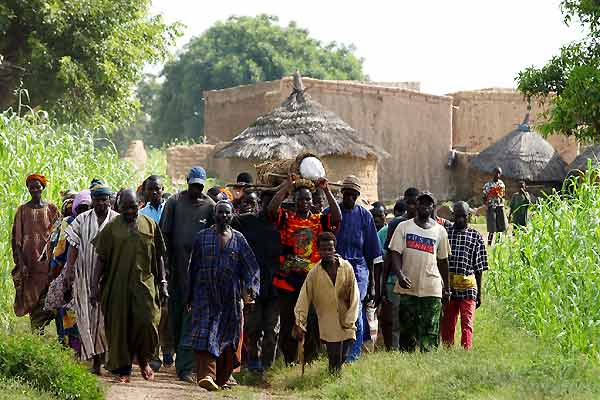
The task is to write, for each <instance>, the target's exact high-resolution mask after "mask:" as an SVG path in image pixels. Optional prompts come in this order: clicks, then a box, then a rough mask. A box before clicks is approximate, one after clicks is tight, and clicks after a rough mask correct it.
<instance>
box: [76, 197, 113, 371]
mask: <svg viewBox="0 0 600 400" xmlns="http://www.w3.org/2000/svg"><path fill="white" fill-rule="evenodd" d="M118 215H119V214H118V213H117V212H115V211H113V210H108V215H107V216H106V218H105V219H104V222H103V223H102V225H100V226H98V217H97V216H96V212H95V211H94V210H93V209H92V210H89V211H86V212H84V213H82V214H81V215H78V216H77V218H75V220H74V221H73V222H72V223H71V225H69V227H68V228H67V229H66V231H65V236H66V238H67V240H68V241H69V244H70V245H71V246H73V247H74V248H76V249H77V252H78V253H77V261H76V262H75V279H74V280H73V306H74V310H75V315H76V316H77V327H78V328H79V334H80V336H81V359H82V360H89V359H90V358H92V357H93V356H94V355H96V354H102V353H105V352H106V351H107V350H108V347H107V342H106V335H105V333H104V316H103V315H102V310H101V309H100V306H99V305H98V304H96V303H93V302H91V301H90V294H91V285H92V279H93V277H94V274H95V272H96V268H97V264H98V262H97V254H96V249H95V248H94V245H93V244H92V241H93V240H94V239H95V238H96V236H97V235H98V232H100V231H101V230H102V229H103V228H104V227H105V226H106V225H107V224H108V223H109V222H110V221H111V220H112V219H113V218H115V217H116V216H118Z"/></svg>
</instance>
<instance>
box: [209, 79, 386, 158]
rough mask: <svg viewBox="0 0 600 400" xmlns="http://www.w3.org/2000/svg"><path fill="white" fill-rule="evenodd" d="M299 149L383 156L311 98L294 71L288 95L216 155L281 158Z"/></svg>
mask: <svg viewBox="0 0 600 400" xmlns="http://www.w3.org/2000/svg"><path fill="white" fill-rule="evenodd" d="M302 152H309V153H314V154H316V155H318V156H332V155H336V156H350V157H356V158H369V157H374V158H379V157H381V156H383V155H385V152H384V151H382V150H380V149H377V148H376V147H375V146H373V145H371V144H369V143H366V142H365V141H363V140H362V139H360V138H359V136H358V134H357V132H356V131H355V130H354V129H353V128H352V127H351V126H350V125H348V124H347V123H345V122H344V121H342V119H341V118H340V117H338V116H337V115H336V114H335V113H333V112H332V111H329V110H327V109H325V108H324V107H323V106H322V105H321V104H319V103H317V102H316V101H314V100H312V99H311V98H310V96H309V95H308V94H307V93H306V91H305V90H304V86H303V84H302V79H301V78H300V74H299V73H298V72H296V73H295V74H294V89H293V90H292V93H291V94H290V95H289V97H288V98H287V99H286V100H285V101H284V102H283V103H282V104H281V105H280V106H279V107H277V108H275V109H274V110H273V111H271V112H270V113H267V114H265V115H261V116H260V117H258V118H257V119H256V120H255V121H254V122H253V123H252V124H251V125H250V126H249V127H248V128H246V129H245V130H244V131H243V132H242V133H240V134H239V135H238V136H236V137H235V138H233V140H232V141H231V143H230V144H229V145H227V146H225V147H224V148H222V149H221V150H219V152H218V153H217V154H215V157H225V158H232V157H237V158H251V159H259V160H271V159H276V160H283V159H292V158H295V157H296V156H297V155H298V154H300V153H302Z"/></svg>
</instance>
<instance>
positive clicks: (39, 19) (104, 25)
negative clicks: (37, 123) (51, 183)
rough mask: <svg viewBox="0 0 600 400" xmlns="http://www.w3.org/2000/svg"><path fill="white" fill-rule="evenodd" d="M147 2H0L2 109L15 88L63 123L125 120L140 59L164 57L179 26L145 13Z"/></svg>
mask: <svg viewBox="0 0 600 400" xmlns="http://www.w3.org/2000/svg"><path fill="white" fill-rule="evenodd" d="M149 6H150V0H62V1H55V0H4V1H3V2H2V3H0V56H1V57H2V60H1V62H0V108H2V109H3V108H6V107H8V106H11V105H12V104H14V101H15V99H14V96H13V92H14V89H16V88H18V87H23V88H26V89H28V91H29V95H30V104H31V105H32V106H33V107H37V106H42V107H43V108H44V109H46V110H48V111H50V113H51V115H52V117H54V118H56V119H57V120H59V121H61V122H83V123H87V124H98V125H99V124H107V123H108V124H109V125H111V124H112V123H118V122H120V121H123V120H126V119H128V118H131V117H132V116H134V115H135V110H136V108H137V107H138V103H137V101H136V100H135V98H134V97H133V96H132V89H133V86H134V85H135V83H136V82H138V81H139V80H140V79H141V77H142V71H143V66H144V64H145V63H153V62H158V61H160V60H162V58H163V57H164V56H165V54H166V50H167V48H168V47H169V46H170V45H171V44H173V43H174V39H175V38H176V36H177V35H178V30H179V25H178V24H175V25H167V24H165V23H164V22H163V21H162V19H161V17H160V16H154V17H151V16H149Z"/></svg>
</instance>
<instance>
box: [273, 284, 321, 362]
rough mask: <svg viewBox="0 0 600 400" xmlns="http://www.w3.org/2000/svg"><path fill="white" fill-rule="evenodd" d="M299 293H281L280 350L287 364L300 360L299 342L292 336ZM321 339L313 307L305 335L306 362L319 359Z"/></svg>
mask: <svg viewBox="0 0 600 400" xmlns="http://www.w3.org/2000/svg"><path fill="white" fill-rule="evenodd" d="M299 294H300V293H299V292H287V291H283V290H280V291H279V298H278V303H279V321H280V328H281V329H280V331H279V348H280V349H281V352H282V353H283V358H284V360H285V363H286V364H292V363H294V362H296V361H297V360H298V341H297V340H296V339H294V337H293V336H292V330H293V329H294V325H296V315H295V314H294V307H295V306H296V301H297V300H298V295H299ZM320 344H321V339H320V338H319V325H318V321H317V314H316V313H315V310H314V308H313V307H312V306H311V307H310V308H309V310H308V316H307V320H306V333H305V334H304V361H305V362H306V363H310V362H311V361H313V360H314V359H316V358H317V356H318V354H319V347H320Z"/></svg>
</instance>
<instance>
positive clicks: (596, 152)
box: [569, 144, 600, 171]
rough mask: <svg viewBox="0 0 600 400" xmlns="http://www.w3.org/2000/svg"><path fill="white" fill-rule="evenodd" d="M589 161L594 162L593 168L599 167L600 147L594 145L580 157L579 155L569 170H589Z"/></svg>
mask: <svg viewBox="0 0 600 400" xmlns="http://www.w3.org/2000/svg"><path fill="white" fill-rule="evenodd" d="M588 160H592V166H593V167H598V166H599V165H600V145H598V144H597V145H593V146H589V147H588V148H586V149H585V150H584V151H583V152H582V153H581V154H580V155H578V156H577V157H576V158H575V159H574V160H573V162H572V163H571V165H569V170H570V171H573V170H576V169H578V170H580V171H586V170H587V168H588Z"/></svg>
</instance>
